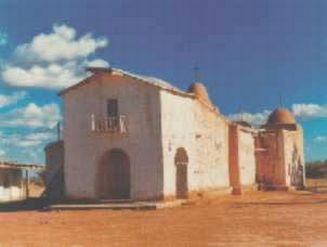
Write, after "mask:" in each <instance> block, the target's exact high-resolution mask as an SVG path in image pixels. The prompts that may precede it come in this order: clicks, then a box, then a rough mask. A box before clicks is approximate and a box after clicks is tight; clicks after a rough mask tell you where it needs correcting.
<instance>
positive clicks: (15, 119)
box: [0, 103, 61, 128]
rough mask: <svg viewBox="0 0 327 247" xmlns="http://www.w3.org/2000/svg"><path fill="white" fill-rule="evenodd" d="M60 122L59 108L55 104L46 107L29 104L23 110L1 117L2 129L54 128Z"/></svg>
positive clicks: (16, 110)
mask: <svg viewBox="0 0 327 247" xmlns="http://www.w3.org/2000/svg"><path fill="white" fill-rule="evenodd" d="M60 120H61V114H60V109H59V106H58V105H57V104H54V103H51V104H47V105H44V106H38V105H36V104H35V103H29V104H28V105H27V106H25V107H23V108H19V109H15V110H12V111H10V112H7V113H4V114H1V115H0V125H1V126H2V127H28V128H39V127H45V128H53V127H54V126H55V125H56V124H57V122H58V121H60Z"/></svg>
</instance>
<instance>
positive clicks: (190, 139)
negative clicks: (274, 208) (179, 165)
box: [160, 91, 229, 197]
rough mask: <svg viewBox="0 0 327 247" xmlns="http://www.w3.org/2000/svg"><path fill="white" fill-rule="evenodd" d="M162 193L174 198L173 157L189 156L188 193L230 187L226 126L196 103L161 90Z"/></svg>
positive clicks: (196, 101) (174, 171) (220, 119)
mask: <svg viewBox="0 0 327 247" xmlns="http://www.w3.org/2000/svg"><path fill="white" fill-rule="evenodd" d="M160 98H161V106H162V110H161V112H162V121H161V125H162V148H163V170H164V194H165V196H166V197H169V196H172V197H174V196H175V195H176V166H175V160H174V159H175V155H176V150H177V149H178V148H181V147H182V148H184V149H185V150H186V152H187V155H188V160H189V161H188V164H187V166H188V169H187V176H188V190H189V191H204V190H211V189H219V188H226V187H229V167H228V124H227V123H226V122H225V120H223V119H222V118H220V117H218V116H217V115H216V113H214V112H212V111H210V110H209V109H207V108H205V107H204V106H203V105H202V104H201V103H200V102H199V101H198V100H195V99H192V98H188V97H181V96H178V95H174V94H171V93H169V92H166V91H161V94H160Z"/></svg>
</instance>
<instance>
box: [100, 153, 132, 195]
mask: <svg viewBox="0 0 327 247" xmlns="http://www.w3.org/2000/svg"><path fill="white" fill-rule="evenodd" d="M98 178H99V194H100V198H103V199H129V198H130V187H131V185H130V184H131V182H130V161H129V157H128V155H127V154H126V153H125V152H124V151H123V150H121V149H112V150H110V151H108V152H106V153H105V154H104V155H103V157H102V159H101V161H100V169H99V175H98Z"/></svg>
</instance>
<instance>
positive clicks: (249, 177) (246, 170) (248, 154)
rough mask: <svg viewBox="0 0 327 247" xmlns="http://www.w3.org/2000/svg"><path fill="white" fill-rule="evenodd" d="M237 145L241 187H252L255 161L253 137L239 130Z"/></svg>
mask: <svg viewBox="0 0 327 247" xmlns="http://www.w3.org/2000/svg"><path fill="white" fill-rule="evenodd" d="M238 145H239V148H238V152H239V153H238V155H239V169H240V182H241V185H254V184H255V183H256V181H255V174H256V161H255V146H254V137H253V135H252V134H251V133H249V132H246V131H242V130H239V134H238Z"/></svg>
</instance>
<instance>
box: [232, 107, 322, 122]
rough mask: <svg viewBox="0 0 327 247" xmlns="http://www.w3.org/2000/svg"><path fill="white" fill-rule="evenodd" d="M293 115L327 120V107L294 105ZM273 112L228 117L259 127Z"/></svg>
mask: <svg viewBox="0 0 327 247" xmlns="http://www.w3.org/2000/svg"><path fill="white" fill-rule="evenodd" d="M291 109H292V113H293V114H294V116H295V117H298V118H303V119H308V118H325V117H327V105H318V104H312V103H311V104H305V103H301V104H293V105H292V107H291ZM271 112H272V111H270V110H264V111H263V112H257V113H249V112H240V113H234V114H230V115H228V116H227V117H228V118H229V119H231V120H233V121H241V120H242V121H246V122H248V123H249V124H251V125H254V126H259V125H262V124H264V123H266V121H267V119H268V117H269V114H270V113H271Z"/></svg>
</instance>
